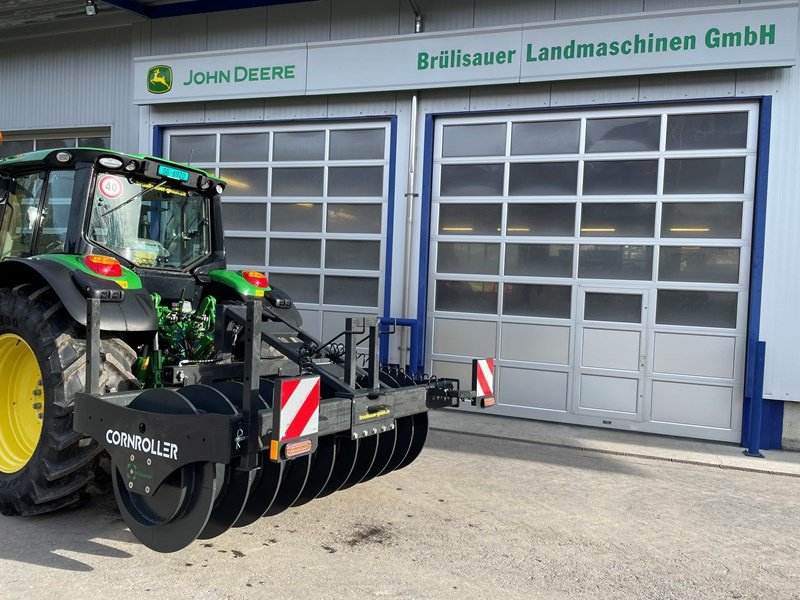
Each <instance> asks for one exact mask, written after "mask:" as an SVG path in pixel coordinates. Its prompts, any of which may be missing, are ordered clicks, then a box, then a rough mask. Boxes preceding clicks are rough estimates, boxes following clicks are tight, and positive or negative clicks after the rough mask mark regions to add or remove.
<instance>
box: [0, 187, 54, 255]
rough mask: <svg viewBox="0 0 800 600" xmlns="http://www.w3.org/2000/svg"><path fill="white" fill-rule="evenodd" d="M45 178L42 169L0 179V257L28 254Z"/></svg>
mask: <svg viewBox="0 0 800 600" xmlns="http://www.w3.org/2000/svg"><path fill="white" fill-rule="evenodd" d="M44 180H45V173H43V172H39V173H30V174H28V175H20V176H18V177H14V178H12V179H0V198H4V199H5V202H4V204H2V205H0V210H2V215H3V216H2V222H0V259H4V258H11V257H16V256H23V255H27V254H30V252H31V245H32V243H33V235H34V231H35V229H36V225H37V223H38V221H39V201H40V199H41V194H42V188H43V187H44Z"/></svg>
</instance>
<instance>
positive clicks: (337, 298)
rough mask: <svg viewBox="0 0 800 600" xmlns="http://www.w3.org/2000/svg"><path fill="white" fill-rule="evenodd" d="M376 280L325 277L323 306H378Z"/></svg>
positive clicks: (370, 278) (377, 282)
mask: <svg viewBox="0 0 800 600" xmlns="http://www.w3.org/2000/svg"><path fill="white" fill-rule="evenodd" d="M378 284H379V281H378V278H377V277H375V278H372V277H338V276H334V275H326V276H325V298H324V299H323V302H324V303H325V304H335V305H341V306H368V307H376V306H378Z"/></svg>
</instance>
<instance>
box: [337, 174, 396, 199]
mask: <svg viewBox="0 0 800 600" xmlns="http://www.w3.org/2000/svg"><path fill="white" fill-rule="evenodd" d="M382 195H383V167H330V168H329V169H328V196H332V197H347V196H350V197H371V198H379V197H381V196H382Z"/></svg>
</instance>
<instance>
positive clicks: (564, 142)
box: [511, 120, 581, 155]
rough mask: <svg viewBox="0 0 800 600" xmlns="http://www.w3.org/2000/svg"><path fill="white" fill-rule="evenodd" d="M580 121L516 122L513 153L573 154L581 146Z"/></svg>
mask: <svg viewBox="0 0 800 600" xmlns="http://www.w3.org/2000/svg"><path fill="white" fill-rule="evenodd" d="M580 135H581V122H580V121H577V120H575V121H539V122H535V123H514V125H512V127H511V154H514V155H519V154H572V153H577V152H578V150H579V148H580Z"/></svg>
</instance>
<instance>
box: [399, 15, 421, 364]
mask: <svg viewBox="0 0 800 600" xmlns="http://www.w3.org/2000/svg"><path fill="white" fill-rule="evenodd" d="M408 3H409V4H410V5H411V10H412V11H414V33H422V31H423V30H424V28H425V23H424V17H423V15H422V9H421V8H420V6H419V4H418V3H417V1H416V0H408ZM418 95H419V92H418V91H417V90H414V93H413V94H412V95H411V117H410V127H411V135H410V136H409V140H408V178H407V180H406V194H405V197H406V237H405V246H404V247H403V308H402V312H401V314H402V316H403V318H404V319H408V318H410V317H411V315H409V306H410V305H411V299H410V298H409V295H410V292H411V244H412V243H413V237H414V235H413V234H414V199H415V198H417V197H418V196H419V194H417V193H416V192H415V191H414V190H415V187H416V183H417V177H416V163H417V128H418V125H419V123H418V120H419V117H418V108H417V104H418ZM420 243H422V241H421V240H420ZM410 339H411V336H410V335H409V328H408V327H402V328H401V329H400V367H401V368H405V367H406V365H408V360H409V352H410V347H409V345H410ZM410 366H411V367H412V368H413V367H416V365H410Z"/></svg>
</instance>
